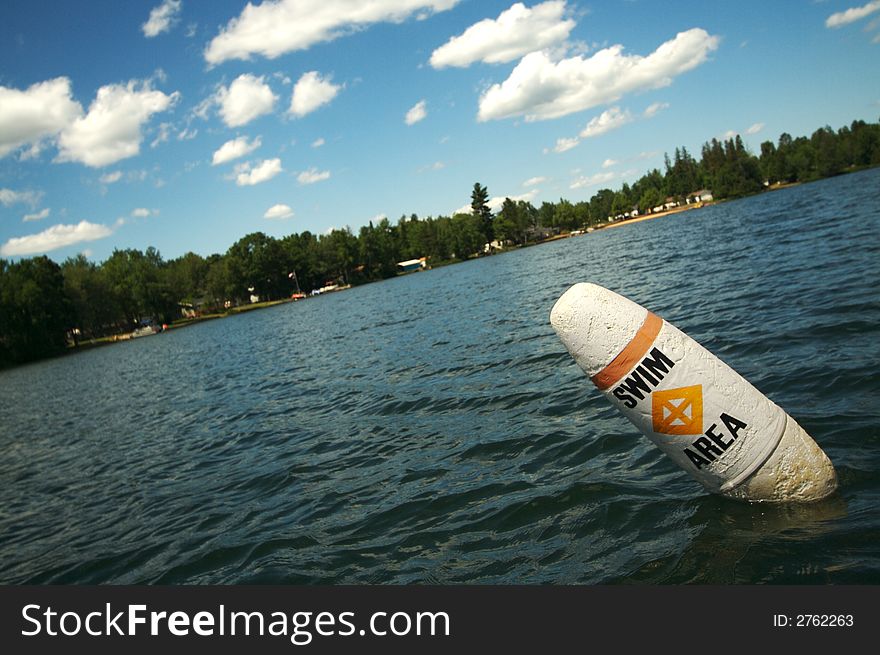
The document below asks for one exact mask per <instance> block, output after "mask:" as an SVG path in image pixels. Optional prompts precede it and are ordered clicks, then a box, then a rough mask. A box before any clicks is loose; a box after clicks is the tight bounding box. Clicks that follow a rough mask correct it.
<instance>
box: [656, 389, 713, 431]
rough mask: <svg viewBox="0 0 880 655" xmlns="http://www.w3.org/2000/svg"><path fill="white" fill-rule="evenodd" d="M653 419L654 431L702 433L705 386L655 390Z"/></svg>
mask: <svg viewBox="0 0 880 655" xmlns="http://www.w3.org/2000/svg"><path fill="white" fill-rule="evenodd" d="M651 419H652V422H653V424H654V425H653V428H654V432H659V433H660V434H702V433H703V386H702V385H700V384H697V385H694V386H692V387H679V388H678V389H667V390H665V391H655V392H654V393H653V395H652V396H651Z"/></svg>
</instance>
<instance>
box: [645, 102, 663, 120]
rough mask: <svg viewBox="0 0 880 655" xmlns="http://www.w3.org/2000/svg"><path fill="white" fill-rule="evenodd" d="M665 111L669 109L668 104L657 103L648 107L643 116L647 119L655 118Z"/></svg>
mask: <svg viewBox="0 0 880 655" xmlns="http://www.w3.org/2000/svg"><path fill="white" fill-rule="evenodd" d="M664 109H669V103H668V102H655V103H653V104H650V105H648V106H647V108H646V109H645V111H644V112H643V113H642V116H644V117H645V118H654V116H656V115H657V114H658V113H659V112H661V111H663V110H664Z"/></svg>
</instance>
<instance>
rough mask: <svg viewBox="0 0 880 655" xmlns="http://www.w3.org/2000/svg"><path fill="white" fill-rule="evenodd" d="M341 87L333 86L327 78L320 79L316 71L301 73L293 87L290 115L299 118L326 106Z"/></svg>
mask: <svg viewBox="0 0 880 655" xmlns="http://www.w3.org/2000/svg"><path fill="white" fill-rule="evenodd" d="M341 88H342V86H340V85H337V84H333V83H332V82H331V81H330V78H329V77H321V74H320V73H318V71H309V72H308V73H303V75H302V77H300V78H299V80H297V82H296V84H295V85H294V87H293V95H292V96H291V98H290V113H291V114H293V115H294V116H296V117H298V118H301V117H303V116H305V115H306V114H310V113H312V112H313V111H315V110H316V109H317V108H318V107H320V106H321V105H326V104H327V103H328V102H330V101H331V100H333V98H335V97H336V95H337V94H338V93H339V90H340V89H341Z"/></svg>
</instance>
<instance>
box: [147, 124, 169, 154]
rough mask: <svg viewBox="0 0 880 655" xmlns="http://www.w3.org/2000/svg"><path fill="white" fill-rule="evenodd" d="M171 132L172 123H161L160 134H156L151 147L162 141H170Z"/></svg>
mask: <svg viewBox="0 0 880 655" xmlns="http://www.w3.org/2000/svg"><path fill="white" fill-rule="evenodd" d="M170 134H171V123H161V124H160V125H159V134H157V135H156V138H155V139H153V142H152V143H151V144H150V147H151V148H155V147H156V146H158V145H159V144H160V143H165V142H166V141H168V136H169V135H170Z"/></svg>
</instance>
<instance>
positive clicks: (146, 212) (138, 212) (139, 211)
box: [131, 207, 159, 218]
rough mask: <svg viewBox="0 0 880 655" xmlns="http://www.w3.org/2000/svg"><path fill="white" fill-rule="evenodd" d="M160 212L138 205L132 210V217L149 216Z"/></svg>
mask: <svg viewBox="0 0 880 655" xmlns="http://www.w3.org/2000/svg"><path fill="white" fill-rule="evenodd" d="M158 213H159V212H158V211H157V210H155V209H147V208H146V207H138V208H136V209H132V210H131V217H132V218H149V217H150V216H153V215H154V214H158Z"/></svg>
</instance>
